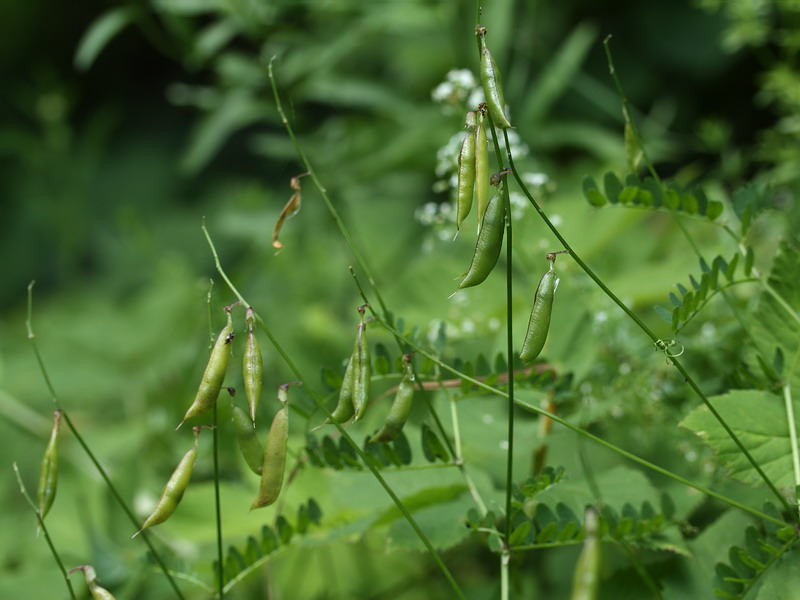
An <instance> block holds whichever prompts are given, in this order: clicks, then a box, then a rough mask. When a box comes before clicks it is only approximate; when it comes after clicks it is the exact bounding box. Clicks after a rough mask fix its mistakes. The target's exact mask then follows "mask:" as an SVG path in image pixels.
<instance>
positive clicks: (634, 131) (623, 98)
mask: <svg viewBox="0 0 800 600" xmlns="http://www.w3.org/2000/svg"><path fill="white" fill-rule="evenodd" d="M610 40H611V36H610V35H609V36H607V37H606V39H605V40H603V47H604V49H605V53H606V60H607V63H608V70H609V73H610V74H611V78H612V79H613V81H614V86H615V87H616V90H617V94H618V96H619V98H620V101H621V102H622V113H623V116H624V118H625V123H626V125H627V126H628V127H629V128H630V131H631V132H632V134H633V137H634V140H635V143H636V144H637V145H638V146H639V149H640V150H641V151H642V157H643V158H644V160H645V164H646V165H647V168H648V170H649V171H650V174H651V175H652V176H653V179H654V180H655V181H656V182H657V183H658V186H659V187H660V188H661V189H662V191H666V190H665V187H664V184H663V182H662V181H661V179H660V178H659V176H658V173H657V171H656V168H655V165H654V164H653V162H652V161H651V160H650V158H649V157H648V156H647V152H646V150H645V147H644V144H642V142H641V138H640V137H639V132H638V129H637V127H636V124H635V123H634V122H633V119H632V118H631V114H630V107H629V105H628V99H627V97H626V96H625V91H624V90H623V88H622V82H621V81H620V79H619V77H618V76H617V72H616V68H615V67H614V60H613V58H612V56H611V47H610V44H609V42H610ZM667 208H669V210H670V212H671V213H672V216H673V218H674V220H675V223H676V224H677V225H678V227H679V229H680V230H681V232H682V233H683V235H684V237H685V238H686V240H687V241H688V243H689V245H690V246H691V247H692V249H693V250H694V252H695V254H696V255H697V256H698V257H700V256H701V253H700V249H699V248H698V247H697V244H696V243H695V241H694V239H693V238H692V236H691V235H689V232H688V231H687V230H686V227H685V226H684V224H683V222H682V221H681V219H680V218H679V216H678V214H677V212H676V210H675V209H674V208H673V207H672V206H671V205H669V204H667ZM725 230H726V231H727V232H728V233H729V234H730V235H731V236H732V237H733V238H734V240H735V241H736V244H737V246H738V247H739V250H740V252H741V253H742V256H745V255H746V254H747V252H746V250H745V249H744V248H742V243H741V240H740V239H739V238H738V236H736V235H735V234H734V233H733V231H731V229H730V228H729V227H727V226H725ZM761 284H762V285H763V286H764V289H765V290H767V292H768V293H770V294H771V295H772V296H773V298H775V300H776V301H777V302H778V303H779V304H780V305H781V306H782V307H783V308H784V310H786V311H787V312H788V314H790V315H791V316H792V317H793V318H794V319H796V320H798V322H800V315H798V314H797V312H796V311H794V310H792V309H791V307H790V306H788V304H787V303H786V301H785V300H784V299H783V298H781V297H780V295H779V294H777V292H775V290H773V289H772V288H771V286H769V284H768V282H766V281H763V280H761ZM720 291H721V293H722V296H723V298H724V299H725V302H726V303H727V304H728V306H729V307H730V308H731V311H732V312H733V314H734V316H735V318H736V319H737V320H738V322H739V325H740V326H741V327H742V329H743V330H744V331H747V330H748V328H747V325H746V323H745V320H744V318H743V317H742V316H741V315H740V314H739V311H738V309H737V308H736V304H735V302H734V301H733V299H732V298H731V297H730V295H729V294H728V293H727V291H726V290H725V289H724V288H723V289H721V290H720ZM698 310H699V309H698ZM640 326H641V325H640ZM676 333H677V331H676ZM651 337H652V336H651ZM670 358H671V359H672V362H673V363H674V364H675V366H676V367H677V368H678V370H679V371H680V372H681V374H683V375H684V377H687V374H686V372H685V370H684V369H683V367H682V366H681V365H680V364H679V363H678V362H677V360H676V359H675V358H674V357H670ZM762 358H764V357H762ZM687 382H688V383H689V385H690V386H691V387H692V388H693V389H694V390H695V391H696V393H698V395H699V396H700V398H701V399H702V400H703V402H704V403H705V405H706V406H707V407H708V408H709V410H710V411H711V413H712V414H713V415H714V417H715V418H716V419H717V421H718V422H719V423H720V425H722V427H723V428H724V429H725V431H726V433H727V434H728V436H730V437H731V439H732V440H733V441H734V442H735V443H736V445H737V446H738V447H739V450H741V451H742V452H743V453H744V455H745V456H746V457H747V459H748V461H750V463H751V464H752V465H753V467H754V468H755V469H756V471H757V472H758V473H759V475H760V476H761V477H762V479H763V480H764V482H765V483H766V484H767V486H768V487H769V488H770V489H771V490H772V492H773V493H774V494H776V495H777V497H778V499H779V500H780V501H781V503H782V504H783V505H784V508H786V509H787V510H790V509H789V503H788V501H787V500H786V498H785V497H784V496H783V494H781V493H780V492H779V491H778V489H777V488H776V487H775V486H774V485H773V483H772V481H770V479H769V478H767V476H766V474H765V473H764V472H763V471H762V469H761V468H760V467H759V465H757V464H756V462H755V460H754V459H753V458H752V456H751V455H750V453H749V452H748V451H747V450H746V449H745V447H744V446H743V445H742V444H741V443H740V442H739V439H738V437H737V436H736V435H735V434H734V433H733V430H731V429H730V428H729V427H728V425H727V424H726V423H725V421H724V419H723V418H722V416H721V415H720V414H719V413H717V411H716V410H715V409H714V407H713V406H712V405H711V403H710V402H709V401H708V399H707V398H706V397H705V395H703V394H702V392H700V390H699V388H698V387H697V386H696V384H695V383H694V381H693V380H691V381H690V380H689V379H688V378H687ZM790 408H791V404H789V405H788V407H787V415H788V414H789V413H788V410H789V409H790ZM789 422H790V423H792V424H793V419H790V420H789ZM799 519H800V517H799Z"/></svg>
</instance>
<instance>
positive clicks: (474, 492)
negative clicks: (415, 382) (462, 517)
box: [441, 386, 488, 517]
mask: <svg viewBox="0 0 800 600" xmlns="http://www.w3.org/2000/svg"><path fill="white" fill-rule="evenodd" d="M441 390H442V391H443V392H444V393H445V395H446V396H447V398H448V400H449V401H450V420H451V422H452V423H453V440H454V444H455V448H454V449H453V462H454V463H455V464H456V465H457V466H458V470H459V471H461V476H462V477H463V478H464V483H466V484H467V488H468V489H469V493H470V495H471V496H472V499H473V500H474V501H475V504H477V505H478V510H479V511H480V513H481V517H483V516H485V515H486V513H487V512H488V510H487V508H486V503H485V502H484V501H483V498H482V497H481V495H480V492H478V488H476V487H475V483H474V482H473V481H472V477H470V475H469V473H468V472H467V467H466V465H465V464H464V458H463V456H462V455H461V427H460V425H459V422H458V406H457V403H456V401H455V400H454V399H453V398H452V396H450V394H449V393H448V391H447V388H446V387H444V386H441ZM445 439H446V436H445Z"/></svg>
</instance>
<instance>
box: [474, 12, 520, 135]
mask: <svg viewBox="0 0 800 600" xmlns="http://www.w3.org/2000/svg"><path fill="white" fill-rule="evenodd" d="M475 32H476V33H477V35H478V38H479V39H480V44H481V84H483V93H484V95H485V96H486V104H487V105H488V106H489V113H490V114H491V115H492V121H493V122H494V125H495V127H500V128H501V129H505V128H507V127H511V123H510V122H509V120H508V118H507V117H506V114H505V106H506V100H505V97H504V96H503V83H502V81H501V77H500V70H499V69H498V68H497V64H496V63H495V62H494V58H492V53H491V52H489V48H488V47H487V46H486V27H478V28H476V30H475Z"/></svg>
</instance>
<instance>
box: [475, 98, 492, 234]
mask: <svg viewBox="0 0 800 600" xmlns="http://www.w3.org/2000/svg"><path fill="white" fill-rule="evenodd" d="M485 112H486V105H485V104H481V106H480V109H479V111H478V115H479V116H478V128H477V130H476V131H475V199H476V201H477V204H478V226H479V227H480V225H481V224H482V222H483V215H484V214H486V207H487V206H488V204H489V184H490V182H491V176H490V175H489V142H488V140H487V138H486V117H485Z"/></svg>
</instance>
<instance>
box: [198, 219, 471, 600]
mask: <svg viewBox="0 0 800 600" xmlns="http://www.w3.org/2000/svg"><path fill="white" fill-rule="evenodd" d="M202 230H203V233H204V234H205V237H206V241H207V242H208V245H209V247H210V249H211V254H212V255H213V257H214V263H215V264H216V267H217V271H218V272H219V274H220V276H221V277H222V279H223V280H224V281H225V283H226V284H227V285H228V287H229V288H230V290H231V292H232V293H233V294H234V296H236V297H237V298H238V299H239V301H240V302H241V303H242V306H244V307H245V308H250V307H251V305H250V303H249V302H247V300H245V298H244V296H242V295H241V293H239V290H238V289H236V286H234V285H233V283H231V280H230V279H228V276H227V275H226V274H225V271H224V269H223V268H222V265H221V263H220V260H219V255H218V254H217V249H216V247H215V246H214V242H213V241H212V240H211V236H210V235H209V233H208V230H207V229H206V226H205V224H203V226H202ZM376 318H378V317H376ZM255 319H256V323H258V325H259V327H260V328H261V330H262V331H263V332H264V334H265V335H266V336H267V338H268V339H269V341H270V343H271V344H272V346H273V347H274V348H275V351H276V352H278V354H280V356H281V358H282V359H283V360H284V362H285V363H286V366H287V367H289V369H290V370H291V371H292V373H293V374H294V377H295V379H297V381H299V382H300V383H301V384H302V385H303V386H304V387H305V389H306V391H307V392H308V394H309V395H310V396H311V398H312V399H313V400H314V402H315V403H316V405H317V407H319V408H320V410H322V412H324V413H325V414H326V415H327V416H328V417H331V411H330V410H329V409H328V407H327V406H325V402H324V396H323V395H322V394H321V393H319V392H318V391H317V390H316V389H315V388H313V387H312V386H310V385H308V383H307V381H308V380H307V379H306V378H305V377H303V375H302V373H301V372H300V369H298V367H297V365H295V363H294V361H292V359H291V358H290V357H289V355H288V354H287V353H286V351H285V350H284V349H283V347H282V346H281V344H280V342H278V340H277V339H276V338H275V336H274V335H273V334H272V331H271V330H270V329H269V327H267V324H266V323H265V322H264V319H262V318H261V315H259V314H258V313H257V312H256V313H255ZM381 322H383V321H381ZM398 334H399V333H398ZM331 424H332V425H333V426H334V427H336V429H337V430H338V431H339V434H340V435H341V436H342V437H344V439H345V440H347V443H348V444H350V446H351V447H352V448H353V451H354V452H355V453H356V454H357V455H358V456H359V458H361V460H362V461H363V462H364V464H365V465H366V466H367V468H368V469H369V470H370V472H371V473H372V475H373V477H375V479H376V480H377V481H378V483H379V484H380V485H381V487H382V488H383V489H384V490H385V491H386V493H387V494H388V495H389V497H390V498H391V499H392V501H393V502H394V503H395V505H396V506H397V508H398V510H399V511H400V512H401V513H402V514H403V516H404V517H405V519H406V520H407V521H408V523H409V525H411V528H412V529H413V530H414V532H415V533H416V534H417V537H419V539H420V540H421V541H422V543H423V544H424V545H425V547H426V548H427V549H428V552H430V554H431V556H432V557H433V559H434V561H435V562H436V564H437V566H438V567H439V569H440V570H441V571H442V573H443V575H444V576H445V578H446V579H447V581H448V583H449V584H450V586H451V587H452V588H453V591H454V592H455V593H456V596H457V597H458V598H464V597H465V596H464V593H463V592H462V591H461V588H460V587H459V585H458V582H457V581H456V580H455V578H454V577H453V575H452V574H451V573H450V570H449V569H448V568H447V565H445V564H444V561H443V560H442V558H441V556H439V553H438V552H437V551H436V548H434V547H433V544H432V543H431V541H430V540H429V539H428V536H427V535H425V532H424V531H422V529H421V528H420V527H419V525H418V524H417V522H416V520H415V519H414V517H413V516H412V515H411V513H410V512H409V510H408V508H406V506H405V504H403V502H402V500H400V498H399V496H398V495H397V494H396V493H395V492H394V490H393V489H392V488H391V486H390V485H389V483H388V482H387V481H386V480H385V479H384V478H383V476H382V475H381V473H380V472H379V471H378V470H377V468H375V466H374V465H373V464H372V462H371V461H370V460H369V459H368V458H367V456H366V454H365V453H364V451H363V450H362V449H361V448H360V447H359V446H358V444H357V443H356V442H355V440H354V439H353V438H352V437H351V436H350V434H348V433H347V430H346V429H345V428H344V427H342V426H341V425H340V424H339V423H335V422H332V423H331Z"/></svg>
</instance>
